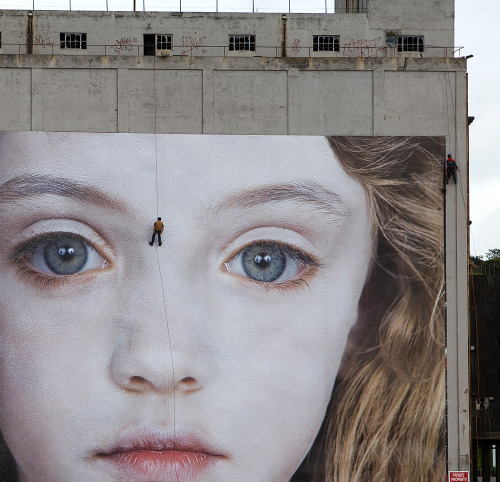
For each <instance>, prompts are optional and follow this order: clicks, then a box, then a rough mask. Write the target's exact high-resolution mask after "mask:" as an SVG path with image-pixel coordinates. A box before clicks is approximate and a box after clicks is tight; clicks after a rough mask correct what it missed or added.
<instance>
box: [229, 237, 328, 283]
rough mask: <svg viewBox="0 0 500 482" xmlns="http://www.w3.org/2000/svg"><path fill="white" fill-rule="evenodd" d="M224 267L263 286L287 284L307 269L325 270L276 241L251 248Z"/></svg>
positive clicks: (313, 261)
mask: <svg viewBox="0 0 500 482" xmlns="http://www.w3.org/2000/svg"><path fill="white" fill-rule="evenodd" d="M224 265H225V267H226V270H227V271H228V272H230V273H234V274H238V275H240V276H244V277H245V278H250V279H252V280H254V281H259V282H261V283H272V282H275V283H282V282H286V281H289V280H292V279H296V278H297V277H298V276H299V275H300V274H302V272H303V271H305V270H307V268H311V267H320V266H321V265H320V263H318V262H317V261H315V260H314V259H313V258H312V257H311V256H310V255H308V254H306V253H304V252H303V251H301V250H299V249H297V248H294V247H292V246H290V245H287V244H281V243H277V242H275V241H259V242H257V243H253V244H250V245H248V246H247V247H245V248H243V249H242V250H241V251H240V252H239V253H238V254H237V255H236V256H234V257H233V258H231V259H230V260H229V261H228V262H227V263H224Z"/></svg>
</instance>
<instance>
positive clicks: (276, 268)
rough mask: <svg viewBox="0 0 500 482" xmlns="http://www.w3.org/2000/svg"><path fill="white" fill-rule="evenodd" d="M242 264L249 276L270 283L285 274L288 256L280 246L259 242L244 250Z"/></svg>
mask: <svg viewBox="0 0 500 482" xmlns="http://www.w3.org/2000/svg"><path fill="white" fill-rule="evenodd" d="M242 264H243V269H244V270H245V273H246V275H247V276H248V277H249V278H251V279H253V280H256V281H263V282H266V283H269V282H271V281H275V280H276V279H278V278H279V277H280V276H281V275H282V274H283V271H284V270H285V266H286V257H285V255H284V254H283V251H282V250H281V249H280V248H279V247H278V246H275V245H271V244H265V243H258V244H254V245H251V246H248V247H247V248H245V249H244V250H243V253H242Z"/></svg>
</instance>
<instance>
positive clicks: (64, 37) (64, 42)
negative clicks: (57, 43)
mask: <svg viewBox="0 0 500 482" xmlns="http://www.w3.org/2000/svg"><path fill="white" fill-rule="evenodd" d="M60 40H61V48H62V49H86V48H87V34H86V33H65V32H62V33H61V34H60Z"/></svg>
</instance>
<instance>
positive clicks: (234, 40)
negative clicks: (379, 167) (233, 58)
mask: <svg viewBox="0 0 500 482" xmlns="http://www.w3.org/2000/svg"><path fill="white" fill-rule="evenodd" d="M229 50H230V51H233V50H249V51H254V52H255V35H230V36H229Z"/></svg>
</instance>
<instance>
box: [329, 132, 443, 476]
mask: <svg viewBox="0 0 500 482" xmlns="http://www.w3.org/2000/svg"><path fill="white" fill-rule="evenodd" d="M328 142H329V144H330V146H331V148H332V150H333V151H334V153H335V155H336V157H337V159H338V160H339V162H340V163H341V165H342V166H343V167H344V169H345V170H346V171H347V172H348V173H349V174H350V175H351V176H352V177H354V178H356V179H358V180H359V181H361V182H362V183H363V185H364V186H365V188H366V193H367V197H368V201H369V205H370V209H371V212H372V218H373V220H374V223H375V231H376V238H375V242H374V248H373V268H372V271H371V274H370V276H369V279H368V281H367V283H366V286H365V288H364V291H363V294H362V296H361V300H360V306H359V321H358V323H357V325H356V326H355V327H354V329H353V330H352V333H351V335H350V341H349V344H348V348H347V349H346V353H345V355H344V360H343V364H342V365H343V366H342V368H341V371H340V373H339V379H338V380H337V384H336V388H335V390H334V393H333V397H332V401H331V405H330V408H329V411H328V415H327V421H326V442H325V444H326V452H325V473H326V480H328V481H330V480H332V481H338V482H344V481H349V482H365V481H368V480H369V481H372V482H377V481H378V482H389V481H391V482H392V481H412V482H418V481H426V482H427V481H440V482H441V481H443V480H445V478H446V430H445V423H444V422H445V418H444V412H445V364H444V357H445V350H444V333H445V326H444V299H443V282H444V257H443V251H444V211H443V194H442V185H443V168H442V161H441V159H442V158H444V152H445V150H444V147H445V144H444V139H443V138H429V137H420V138H419V137H405V138H402V137H330V138H328Z"/></svg>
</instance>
